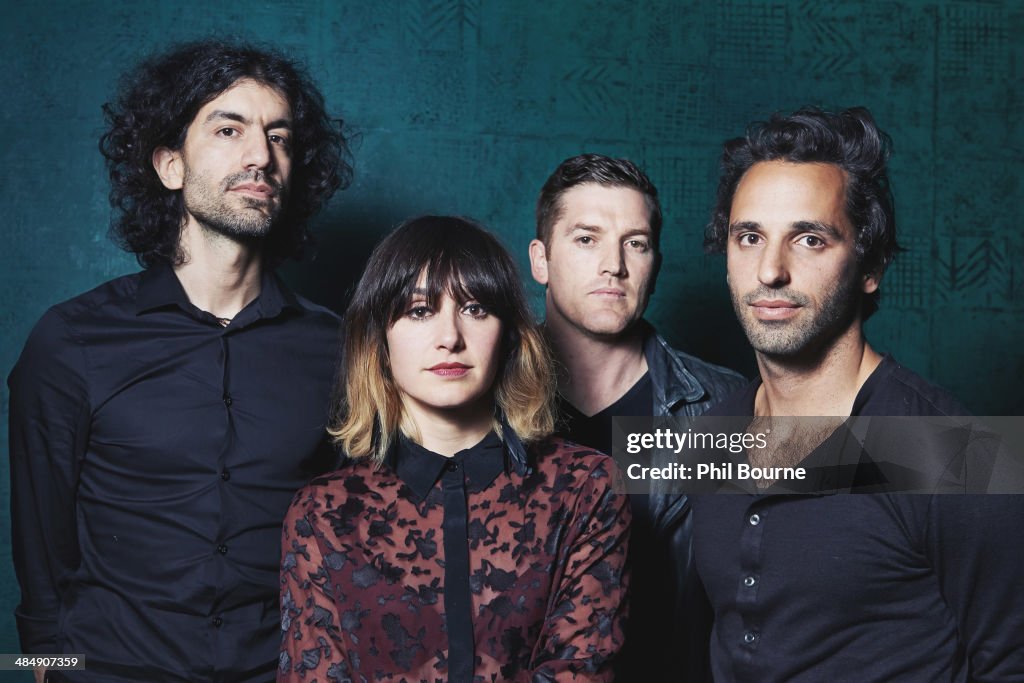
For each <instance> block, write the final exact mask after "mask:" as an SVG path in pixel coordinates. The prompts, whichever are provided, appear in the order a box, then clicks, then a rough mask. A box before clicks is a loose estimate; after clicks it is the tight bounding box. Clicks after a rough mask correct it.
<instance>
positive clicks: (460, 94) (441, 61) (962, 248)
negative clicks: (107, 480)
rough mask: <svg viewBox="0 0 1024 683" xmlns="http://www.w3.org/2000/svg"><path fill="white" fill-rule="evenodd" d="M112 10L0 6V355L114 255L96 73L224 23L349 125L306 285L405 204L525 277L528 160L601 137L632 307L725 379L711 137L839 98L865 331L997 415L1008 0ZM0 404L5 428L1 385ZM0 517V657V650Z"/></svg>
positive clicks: (0, 358) (546, 166)
mask: <svg viewBox="0 0 1024 683" xmlns="http://www.w3.org/2000/svg"><path fill="white" fill-rule="evenodd" d="M139 5H140V6H135V3H123V4H121V3H99V2H70V1H69V2H53V3H45V2H43V3H38V4H34V5H31V6H29V5H28V4H27V3H26V4H24V5H23V6H21V7H14V6H13V4H10V5H8V6H7V8H6V10H5V12H4V19H3V28H2V29H0V57H2V62H0V63H2V65H3V66H2V69H0V93H2V96H3V100H4V101H3V106H2V111H3V126H2V135H0V159H2V163H0V205H2V206H3V218H4V220H3V227H2V230H3V237H4V240H3V249H2V250H0V278H2V285H3V286H2V288H0V314H2V329H3V338H2V344H0V370H3V372H4V373H6V372H7V371H8V370H9V369H10V367H11V366H12V365H13V364H14V362H15V360H16V358H17V355H18V353H19V351H20V349H21V346H22V344H23V343H24V340H25V337H26V336H27V334H28V331H29V329H30V328H31V326H32V325H33V323H34V322H35V321H36V320H37V319H38V317H39V316H40V315H41V314H42V313H43V311H44V310H45V309H46V308H47V307H48V306H50V305H51V304H53V303H55V302H57V301H60V300H63V299H66V298H68V297H70V296H73V295H75V294H77V293H79V292H81V291H84V290H86V289H89V288H91V287H93V286H95V285H97V284H99V283H100V282H102V281H105V280H107V279H110V278H112V277H114V276H117V275H121V274H124V273H127V272H131V271H132V270H134V269H135V265H134V261H133V259H132V258H131V257H129V256H127V255H125V254H122V253H120V252H118V251H117V250H116V249H115V248H114V247H113V246H112V245H111V244H110V243H109V241H108V240H107V238H106V232H107V225H108V219H109V210H108V205H107V199H106V196H107V182H106V177H105V172H104V168H103V164H102V159H101V157H100V155H99V153H98V152H97V148H96V141H97V138H98V135H99V133H100V131H101V130H102V118H101V114H100V106H101V104H102V103H103V102H104V101H106V99H107V98H108V97H109V95H110V94H111V92H112V89H113V85H114V82H115V80H116V78H117V77H118V75H119V74H120V73H121V72H122V70H123V69H124V68H125V67H126V66H127V65H129V64H131V63H133V62H135V61H136V60H137V59H138V57H139V56H140V55H143V54H147V53H148V52H150V51H153V50H158V49H160V48H162V47H163V46H166V45H167V44H169V43H171V42H174V41H179V40H185V39H192V38H197V37H204V36H240V37H244V38H248V39H253V40H257V41H267V42H270V43H273V44H275V45H277V46H279V47H281V48H284V49H286V50H288V51H290V52H292V53H294V54H295V55H297V56H300V57H301V58H302V59H304V60H305V61H306V62H307V64H308V66H309V68H310V71H311V72H312V74H313V75H314V76H315V77H316V79H317V80H318V81H319V82H320V84H321V86H322V88H323V90H324V93H325V95H326V97H327V100H328V103H329V105H330V107H331V108H332V109H333V110H335V111H337V112H339V113H340V114H341V115H343V116H344V118H345V119H346V121H347V122H348V123H349V124H350V125H351V127H352V128H353V130H354V131H356V132H357V133H358V135H359V144H358V146H357V147H356V149H355V157H356V181H355V183H354V185H353V187H352V188H351V189H350V190H348V191H347V192H345V193H343V194H340V195H338V196H336V197H335V199H334V200H333V202H332V204H331V205H330V206H329V208H328V209H327V210H326V212H325V213H324V214H323V215H321V217H320V219H319V220H318V233H319V235H320V242H321V248H320V254H319V257H318V258H317V260H316V261H315V262H314V263H313V264H312V266H303V267H302V268H294V267H290V268H288V269H287V273H286V274H287V277H288V279H289V280H290V281H291V282H292V283H293V284H294V285H295V286H296V287H297V288H298V289H299V290H300V291H301V292H302V293H304V294H305V295H306V296H308V297H310V298H312V299H314V300H316V301H319V302H322V303H325V304H328V305H330V306H332V307H335V308H338V309H340V308H342V307H343V306H344V303H345V293H346V289H347V288H348V287H349V286H350V284H351V283H352V281H353V280H354V279H355V278H356V277H358V274H359V271H360V269H361V267H362V262H363V259H364V258H365V256H366V254H367V253H368V251H369V249H370V247H371V246H372V244H373V243H374V241H375V240H376V239H377V238H378V236H379V235H380V234H381V233H382V232H384V231H385V230H387V229H388V228H389V227H391V226H393V225H395V224H396V223H397V222H398V221H400V220H401V219H403V218H406V217H408V216H410V215H413V214H420V213H428V212H430V213H433V212H438V213H459V214H466V215H470V216H473V217H476V218H477V219H479V220H481V221H483V222H484V223H485V224H487V225H489V226H491V227H492V228H493V229H494V230H495V231H496V232H498V233H499V234H500V235H501V237H502V238H503V239H504V241H505V243H506V244H507V246H508V247H509V248H510V249H511V250H513V252H514V253H515V254H516V256H517V258H518V259H519V262H520V264H521V266H523V267H524V273H525V272H526V271H525V267H526V258H525V255H526V244H527V242H528V241H529V239H530V237H531V236H532V234H533V230H534V228H533V219H532V210H533V202H534V200H535V197H536V193H537V191H538V189H539V188H540V185H541V184H542V183H543V181H544V179H545V178H546V176H547V175H548V174H549V173H550V172H551V170H553V169H554V167H555V166H556V165H557V164H558V163H559V162H560V161H561V160H562V159H563V158H565V157H567V156H570V155H573V154H577V153H580V152H583V151H594V152H603V153H606V154H612V155H617V156H626V157H629V158H631V159H633V160H635V161H637V162H639V163H640V164H641V165H642V166H643V167H644V168H645V169H646V170H647V171H648V173H649V174H650V176H651V178H652V179H653V180H654V182H655V184H657V185H658V187H659V189H660V191H661V193H662V196H663V203H664V209H665V215H666V225H665V234H664V237H663V248H664V251H665V266H664V268H663V269H662V273H661V278H660V281H659V283H658V291H657V294H656V295H655V297H654V299H653V301H652V303H651V307H650V310H649V316H648V317H649V318H650V319H651V320H652V321H653V322H654V323H655V324H656V325H658V327H659V328H660V329H661V330H662V332H663V333H664V334H665V335H666V336H667V337H668V338H669V340H670V341H672V342H674V343H675V344H677V345H679V346H682V347H683V348H686V349H688V350H690V351H694V352H696V353H698V354H702V355H704V356H706V357H708V358H711V359H713V360H716V361H718V362H721V363H724V364H726V365H731V366H733V367H735V368H738V369H741V370H743V371H744V372H746V373H748V374H749V373H750V372H751V371H752V370H753V363H752V356H751V354H750V352H749V350H748V349H747V348H746V346H745V344H744V343H743V340H742V338H741V337H740V336H739V330H738V327H737V326H736V324H735V322H734V320H733V317H732V313H731V311H730V309H729V308H728V304H727V297H726V292H725V282H724V268H723V264H722V262H721V260H720V259H718V258H708V257H705V256H703V255H702V253H701V249H700V243H701V231H702V228H703V225H704V223H705V221H706V219H707V216H708V213H709V208H710V205H711V198H712V191H713V187H714V182H715V175H716V164H717V157H718V151H719V146H720V144H721V142H722V140H724V139H725V138H727V137H731V136H735V135H737V134H739V133H740V132H741V131H742V130H743V128H744V126H745V124H746V123H747V122H748V121H750V120H753V119H760V118H764V117H766V116H767V115H768V114H770V113H771V112H773V111H776V110H792V109H794V108H796V107H798V106H800V105H803V104H816V105H820V106H824V107H829V108H836V107H844V106H850V105H855V104H859V105H865V106H867V107H869V108H870V109H871V110H872V112H873V113H874V114H875V116H876V118H877V120H878V122H879V124H880V125H881V126H882V127H883V128H884V129H886V130H887V131H888V132H889V133H890V134H891V135H892V137H893V139H894V141H895V156H894V157H893V160H892V178H893V186H894V191H895V195H896V200H897V211H898V217H899V229H900V239H901V241H902V242H903V244H904V245H905V246H906V247H908V248H909V249H910V251H909V252H907V253H905V254H903V255H901V256H900V258H899V259H898V260H897V262H896V264H895V265H894V267H893V268H892V269H891V270H890V272H889V274H888V275H887V277H886V279H885V281H884V283H883V293H884V294H883V297H884V298H883V304H882V310H881V312H879V313H878V314H877V315H876V316H875V318H874V319H872V320H871V322H870V323H869V324H868V332H869V336H870V338H871V340H872V342H873V343H874V345H875V346H876V348H878V349H881V350H889V351H892V352H893V353H894V354H895V355H896V357H897V358H898V359H899V360H901V361H902V362H903V363H904V364H906V365H908V366H910V367H911V368H913V369H915V370H918V371H919V372H921V373H923V374H925V375H926V376H928V377H930V378H931V379H933V380H934V381H936V382H937V383H940V384H943V385H945V386H947V387H948V388H950V389H952V390H953V391H954V392H955V393H956V394H958V395H959V396H960V397H961V398H962V399H963V401H964V402H965V403H966V404H967V405H968V407H970V408H971V409H972V410H973V411H975V412H976V413H979V414H1021V413H1024V401H1022V398H1021V393H1020V391H1019V388H1018V387H1019V385H1020V381H1021V378H1022V377H1024V354H1022V352H1021V350H1020V348H1021V347H1020V338H1021V337H1022V333H1024V316H1022V313H1024V268H1022V265H1021V264H1022V261H1024V259H1022V256H1024V231H1022V229H1021V211H1022V209H1021V206H1022V204H1024V188H1022V184H1021V174H1022V170H1024V168H1022V166H1024V164H1022V161H1021V160H1022V150H1024V143H1022V140H1024V117H1022V96H1024V88H1022V85H1021V77H1022V74H1021V71H1022V69H1024V62H1022V59H1024V51H1022V49H1021V41H1020V38H1019V36H1020V35H1021V33H1022V32H1024V8H1022V5H1021V3H1020V2H1019V1H1012V0H1006V1H999V0H992V1H989V2H980V1H979V2H936V1H932V2H895V3H894V2H864V3H847V2H829V1H827V0H819V1H808V2H792V3H786V2H776V3H762V2H719V3H706V2H649V1H648V2H637V1H636V0H629V1H615V2H611V1H606V2H589V3H568V2H565V3H549V2H533V1H531V2H522V1H520V2H514V3H513V2H488V3H484V2H482V1H481V0H464V1H462V2H457V1H440V0H438V1H429V0H410V1H408V2H395V1H391V2H375V3H372V4H371V3H356V2H331V1H328V0H321V1H310V2H299V1H298V0H279V1H277V2H246V3H221V2H211V1H210V0H204V1H203V2H196V1H195V0H187V1H178V2H173V3H172V2H167V3H139ZM530 291H531V293H532V294H533V296H534V301H535V302H537V303H539V302H540V290H539V288H538V287H536V286H535V285H533V284H532V282H531V288H530ZM3 401H4V411H3V412H4V416H5V418H4V422H3V442H4V443H5V444H6V431H7V427H6V413H7V402H8V395H7V391H6V387H5V389H4V393H3ZM0 470H2V471H3V474H2V475H0V486H2V489H3V495H4V497H5V500H6V496H7V489H8V486H9V485H8V480H7V473H6V467H0ZM3 507H4V509H5V510H6V504H4V506H3ZM3 516H4V519H3V520H0V529H2V532H0V534H2V536H0V652H17V651H18V645H17V639H16V635H15V630H14V623H13V619H12V618H11V617H10V613H11V612H12V610H13V608H14V605H15V604H16V602H17V587H16V584H15V581H14V576H13V570H12V569H11V568H10V558H9V554H10V550H9V547H10V544H9V532H8V528H7V527H8V525H7V519H6V517H7V515H6V512H5V513H4V514H3ZM11 675H13V674H11ZM3 678H4V674H2V673H0V679H3Z"/></svg>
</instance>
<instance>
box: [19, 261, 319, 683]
mask: <svg viewBox="0 0 1024 683" xmlns="http://www.w3.org/2000/svg"><path fill="white" fill-rule="evenodd" d="M338 328H339V324H338V319H337V316H335V315H334V314H333V313H331V312H330V311H328V310H326V309H323V308H320V307H317V306H313V305H312V304H310V303H309V302H306V301H304V300H302V299H301V298H299V297H297V296H295V295H294V294H292V293H291V292H289V291H288V290H287V289H286V288H285V287H284V286H283V285H282V284H281V283H280V281H279V280H278V279H277V277H276V276H274V275H273V274H270V273H267V274H265V275H264V277H263V280H262V287H261V293H260V295H259V297H258V298H257V299H256V300H255V301H253V302H252V303H250V304H249V305H248V306H247V307H246V308H245V309H244V310H242V311H240V312H239V313H238V315H236V316H235V318H234V319H233V320H232V321H231V323H230V324H229V325H228V326H227V327H222V326H221V324H220V323H218V321H217V319H216V318H215V317H214V316H212V315H211V314H209V313H207V312H204V311H201V310H199V309H197V308H196V307H195V306H193V305H192V304H191V303H190V302H189V300H188V298H187V296H186V294H185V291H184V290H183V289H182V287H181V284H180V282H179V281H178V279H177V277H176V275H175V274H174V271H173V270H172V269H171V268H170V267H169V266H162V265H161V266H154V267H152V268H150V269H148V270H146V271H144V272H142V273H138V274H135V275H129V276H126V277H122V278H118V279H116V280H113V281H111V282H108V283H106V284H104V285H101V286H100V287H98V288H96V289H94V290H92V291H90V292H88V293H86V294H83V295H81V296H78V297H76V298H74V299H72V300H70V301H67V302H65V303H62V304H59V305H57V306H54V307H53V308H51V309H50V310H49V311H48V312H47V313H46V314H45V315H44V316H43V318H42V319H41V320H40V321H39V323H38V324H37V325H36V327H35V329H34V330H33V331H32V334H31V336H30V337H29V339H28V342H27V343H26V345H25V349H24V351H23V352H22V355H21V358H20V359H19V361H18V363H17V365H16V366H15V367H14V370H13V371H12V372H11V375H10V377H9V379H8V384H9V386H10V391H11V415H10V430H11V431H10V445H11V493H12V515H11V518H12V523H13V534H12V535H13V541H14V543H13V545H14V562H15V569H16V572H17V575H18V581H19V583H20V584H21V591H22V598H21V604H20V605H19V606H18V608H17V612H16V615H17V621H18V630H19V633H20V636H21V645H22V649H23V651H24V652H26V653H81V654H84V655H85V657H86V662H87V667H88V669H87V670H86V671H78V672H65V673H64V674H63V675H64V676H65V677H66V678H67V679H68V680H70V681H105V682H106V681H128V680H132V681H140V680H145V681H150V682H156V681H184V680H189V681H196V680H209V681H212V680H232V681H249V680H264V681H265V680H267V679H268V678H270V677H272V676H273V671H274V670H275V669H276V663H277V655H278V651H279V637H280V633H279V621H278V616H279V612H278V558H279V556H280V555H279V547H280V529H281V520H282V519H283V518H284V514H285V512H286V511H287V509H288V504H289V502H290V501H291V498H292V496H293V495H294V492H295V490H296V489H298V488H299V487H300V486H302V485H303V484H305V483H306V482H307V481H308V480H309V479H311V478H312V477H314V476H316V475H318V474H320V473H323V472H325V471H328V470H330V469H332V468H333V467H334V466H335V464H336V462H335V461H336V458H335V457H334V454H333V452H332V450H331V449H330V448H329V447H327V444H326V440H325V438H324V437H325V432H324V425H325V422H326V408H327V405H328V397H329V393H330V389H331V386H332V383H333V376H334V365H335V357H336V355H337V348H338V338H337V337H338Z"/></svg>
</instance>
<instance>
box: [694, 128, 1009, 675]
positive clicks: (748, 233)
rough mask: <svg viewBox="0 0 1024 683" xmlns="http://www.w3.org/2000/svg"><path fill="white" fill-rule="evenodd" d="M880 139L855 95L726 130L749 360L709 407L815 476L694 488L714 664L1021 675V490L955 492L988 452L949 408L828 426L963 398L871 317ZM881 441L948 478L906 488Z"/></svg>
mask: <svg viewBox="0 0 1024 683" xmlns="http://www.w3.org/2000/svg"><path fill="white" fill-rule="evenodd" d="M888 155H889V143H888V138H887V137H886V136H885V134H884V133H882V132H881V131H880V130H878V128H877V127H876V125H875V122H874V120H873V118H872V116H871V114H870V113H869V112H868V111H867V110H866V109H863V108H853V109H847V110H845V111H841V112H838V113H830V112H824V111H821V110H818V109H812V108H805V109H801V110H799V111H797V112H796V113H794V114H792V115H790V116H782V115H776V116H774V117H773V118H772V119H771V120H770V121H768V122H767V123H761V124H755V125H752V126H751V127H750V128H749V129H748V131H747V134H746V135H745V136H744V137H740V138H737V139H734V140H730V141H728V142H727V143H726V144H725V150H724V152H723V154H722V173H721V177H720V182H719V188H718V204H717V206H716V208H715V211H714V214H713V217H712V219H711V222H710V224H709V226H708V229H707V233H706V236H707V245H708V246H709V248H711V249H713V250H716V251H724V252H725V255H726V263H727V272H728V283H729V290H730V293H731V295H732V301H733V306H734V308H735V309H736V315H737V317H738V318H739V320H740V323H741V325H742V326H743V329H744V331H745V332H746V335H747V338H748V339H749V341H750V344H751V346H753V347H754V351H755V352H756V357H757V363H758V368H759V370H760V377H759V378H757V379H755V380H754V381H753V382H751V383H750V384H749V385H748V386H747V387H745V388H743V389H741V390H739V391H738V392H736V393H734V394H733V395H731V396H729V397H727V398H726V399H725V400H724V401H723V402H722V403H720V404H719V405H718V406H716V407H714V408H712V409H711V410H710V411H709V413H708V414H709V415H719V416H739V417H742V418H744V420H743V422H742V424H743V425H752V427H748V429H757V430H758V431H761V432H763V433H764V434H765V435H768V434H770V435H771V438H770V440H768V441H767V444H768V445H767V446H766V447H765V448H761V449H751V450H749V451H748V453H747V459H748V460H749V463H748V464H749V465H752V466H754V467H757V468H764V470H763V471H770V472H772V471H774V472H777V471H779V470H778V469H776V468H783V469H784V468H794V469H795V468H796V467H797V466H799V467H800V468H801V469H803V470H804V473H805V474H806V476H807V480H808V483H809V484H810V488H808V489H803V488H801V489H799V492H800V493H804V494H805V495H771V494H790V493H792V492H793V489H791V488H789V486H787V485H786V484H787V483H788V482H784V481H778V482H777V481H775V480H774V479H771V478H770V477H771V475H767V476H766V477H765V478H762V479H760V480H759V481H758V482H757V484H756V485H751V486H749V487H741V488H742V489H743V490H742V492H736V493H732V494H722V495H706V496H694V498H693V500H694V549H695V553H696V557H697V568H698V571H699V572H700V576H701V578H702V579H703V582H704V585H705V587H706V588H707V593H708V596H709V597H710V599H711V603H712V605H713V607H714V611H715V625H714V632H713V635H712V639H711V661H712V670H713V674H714V680H715V681H726V682H728V681H793V682H800V681H815V682H817V681H849V680H856V681H879V682H881V681H894V680H909V681H1009V680H1022V677H1024V648H1022V647H1021V640H1020V639H1021V633H1022V632H1024V595H1022V594H1021V591H1014V590H1008V589H1007V586H1011V585H1015V584H1016V583H1018V582H1019V580H1020V578H1019V574H1020V570H1021V568H1022V567H1024V551H1022V550H1021V549H1020V543H1018V542H1017V538H1018V537H1019V534H1020V524H1021V522H1022V521H1024V497H1021V496H1009V495H964V490H965V482H966V481H967V480H968V477H967V476H964V474H965V472H964V471H962V470H961V469H960V468H964V467H967V466H968V465H970V466H973V467H977V468H978V470H982V469H983V466H981V465H980V464H979V463H977V462H976V461H972V460H971V458H970V457H965V455H964V453H965V452H968V453H969V451H961V450H960V449H958V448H957V444H958V437H957V436H956V431H955V430H953V429H950V428H949V424H948V422H947V423H944V424H943V427H942V429H941V431H940V432H939V433H938V434H935V435H934V436H933V437H932V438H931V439H929V438H923V435H925V434H926V433H928V431H927V429H928V428H927V427H921V426H920V425H922V424H926V422H925V421H924V420H918V421H910V420H906V419H902V421H901V422H900V423H899V429H898V430H897V429H895V428H893V427H892V426H890V427H888V433H886V434H884V435H881V438H880V437H879V434H880V433H879V432H878V431H876V432H875V433H874V435H872V434H871V433H870V432H867V431H865V427H864V425H865V424H866V421H858V422H855V423H851V425H849V429H847V428H846V427H843V428H840V429H837V428H836V427H837V425H839V424H841V423H842V422H843V421H844V418H846V417H847V416H853V417H867V416H871V417H872V418H875V419H874V420H873V421H872V426H873V427H874V426H875V425H876V424H882V425H884V424H889V425H893V424H894V422H893V421H889V422H888V423H886V422H885V420H884V418H885V417H900V418H906V417H908V416H922V417H928V418H932V419H935V418H945V417H949V416H964V415H967V412H966V410H965V409H964V408H963V407H962V406H961V405H960V404H959V403H958V402H957V400H956V399H955V398H954V397H953V396H951V395H950V394H949V393H948V392H946V391H945V390H943V389H941V388H939V387H936V386H934V385H932V384H930V383H929V382H928V381H926V380H925V379H924V378H922V377H921V376H920V375H917V374H916V373H914V372H912V371H910V370H909V369H907V368H905V367H903V366H902V365H901V364H900V363H898V362H897V361H896V360H895V359H894V358H893V357H892V356H890V355H888V354H885V355H883V354H879V353H878V352H876V351H875V350H874V349H873V348H872V347H871V345H870V344H869V343H868V341H867V339H866V337H865V334H864V329H863V323H864V319H865V318H866V317H867V316H868V315H870V313H871V312H872V311H873V310H874V309H875V307H876V306H877V293H878V289H879V285H880V282H881V278H882V275H883V274H884V272H885V269H886V266H888V265H889V263H890V262H891V261H892V258H893V256H894V254H895V252H896V250H897V249H898V247H897V242H896V229H895V221H894V212H893V200H892V196H891V193H890V191H889V183H888V175H887V171H886V164H887V160H888ZM824 417H827V418H829V419H828V420H822V419H821V418H824ZM750 418H753V419H752V420H751V419H750ZM780 418H781V419H780ZM809 418H819V419H809ZM933 424H934V422H933ZM753 425H757V426H753ZM912 427H913V436H908V433H909V432H910V430H911V428H912ZM877 429H879V428H878V427H876V430H877ZM855 431H856V435H855V433H854V432H855ZM931 431H932V433H934V431H935V430H934V429H932V430H931ZM865 435H866V436H865ZM847 436H848V437H849V438H846V437H847ZM932 439H933V440H932ZM862 444H863V445H862ZM893 444H897V445H893ZM886 448H891V449H894V450H899V451H903V450H907V451H911V452H915V451H916V453H915V456H916V457H918V458H919V461H918V462H919V463H920V466H921V467H922V468H924V469H928V468H930V467H932V465H931V463H933V462H937V463H939V468H938V469H939V471H941V472H942V475H941V476H942V477H943V478H945V482H954V483H957V484H958V485H959V488H953V490H954V491H959V493H956V492H951V493H916V494H908V493H904V492H902V491H906V490H908V488H916V487H906V486H905V487H903V488H898V487H897V485H896V484H897V482H899V481H900V480H901V478H902V479H903V480H907V479H906V474H907V472H909V470H906V469H905V468H903V469H902V470H901V472H900V473H897V476H896V477H888V478H885V477H880V476H878V474H877V473H878V472H881V470H879V469H878V463H882V464H883V465H884V464H886V463H891V462H893V461H892V457H891V456H888V455H887V454H886V453H885V449H886ZM843 450H849V451H852V453H853V454H854V458H853V459H851V460H850V461H849V462H850V463H851V465H852V466H851V467H836V468H832V467H826V466H823V465H822V464H823V463H835V462H845V461H844V460H837V459H836V453H837V451H843ZM872 456H874V460H872ZM904 457H905V456H904ZM862 464H863V465H864V466H861V465H862ZM915 466H917V463H915ZM888 472H889V474H893V473H895V470H893V469H890V470H888ZM977 476H980V472H978V471H972V472H971V478H973V477H977ZM922 481H923V480H922ZM813 482H817V483H816V484H815V483H813ZM844 482H846V483H844ZM942 485H943V483H942V481H941V480H939V481H936V482H935V483H929V484H928V485H927V486H923V487H921V490H924V491H929V492H931V491H936V490H939V491H941V490H945V489H943V488H941V486H942ZM950 486H951V487H952V485H951V484H950ZM858 490H859V491H863V492H862V493H850V492H851V491H858ZM866 491H870V493H868V492H866ZM766 494H768V495H766ZM836 494H839V495H836Z"/></svg>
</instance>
